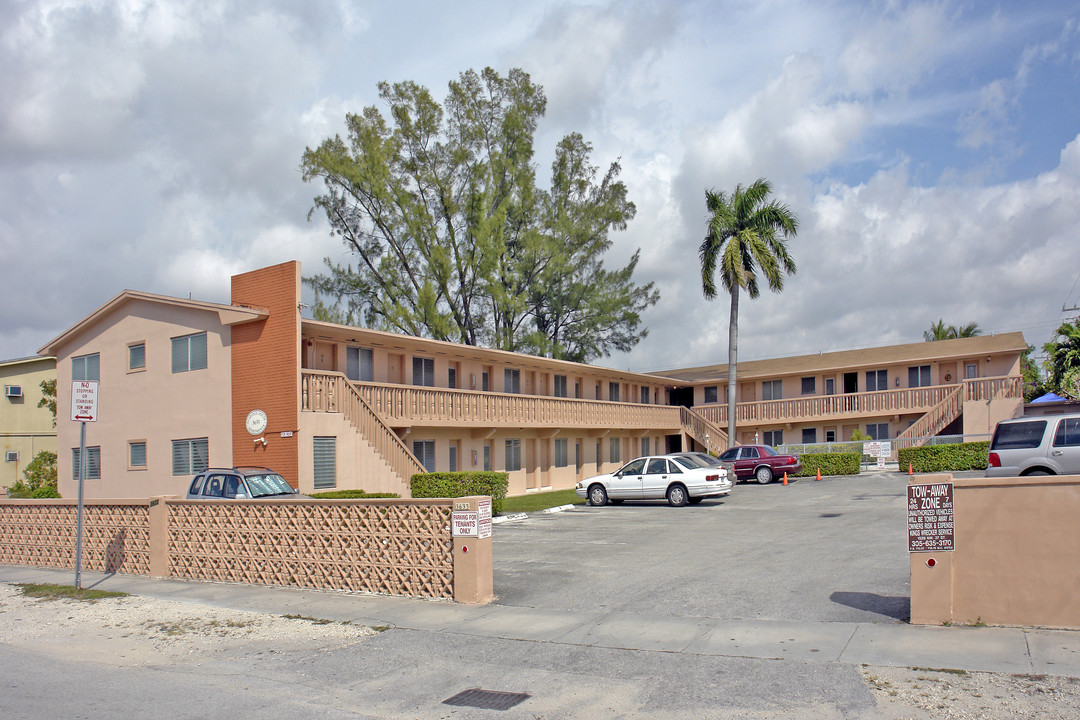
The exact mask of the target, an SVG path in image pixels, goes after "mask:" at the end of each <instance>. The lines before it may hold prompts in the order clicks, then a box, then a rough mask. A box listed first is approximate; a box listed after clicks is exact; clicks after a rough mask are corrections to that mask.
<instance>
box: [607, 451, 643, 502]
mask: <svg viewBox="0 0 1080 720" xmlns="http://www.w3.org/2000/svg"><path fill="white" fill-rule="evenodd" d="M644 471H645V458H638V459H637V460H631V461H630V462H628V463H626V464H625V465H623V466H622V467H621V468H620V469H619V470H617V471H615V473H614V474H613V475H612V476H611V480H610V481H609V482H608V488H607V494H608V497H611V498H615V499H617V500H634V499H638V498H640V497H641V482H642V478H643V474H644Z"/></svg>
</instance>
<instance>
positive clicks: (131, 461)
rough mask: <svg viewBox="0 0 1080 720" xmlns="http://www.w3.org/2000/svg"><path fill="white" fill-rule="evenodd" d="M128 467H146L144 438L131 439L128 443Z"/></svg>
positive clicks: (133, 468) (135, 468) (143, 468)
mask: <svg viewBox="0 0 1080 720" xmlns="http://www.w3.org/2000/svg"><path fill="white" fill-rule="evenodd" d="M128 467H129V468H131V469H132V470H145V469H146V441H145V440H132V441H131V442H129V443H128Z"/></svg>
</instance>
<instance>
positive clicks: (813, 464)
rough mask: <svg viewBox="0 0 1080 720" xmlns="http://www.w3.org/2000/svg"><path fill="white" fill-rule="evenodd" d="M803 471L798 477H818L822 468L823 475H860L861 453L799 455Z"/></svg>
mask: <svg viewBox="0 0 1080 720" xmlns="http://www.w3.org/2000/svg"><path fill="white" fill-rule="evenodd" d="M799 461H800V462H802V470H800V471H799V472H798V473H797V475H798V477H810V476H813V477H817V471H818V469H819V468H820V469H821V474H822V475H858V474H859V464H860V463H861V462H862V453H861V452H842V453H838V452H834V453H807V454H805V455H799Z"/></svg>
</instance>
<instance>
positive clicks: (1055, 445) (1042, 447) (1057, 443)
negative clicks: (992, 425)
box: [986, 413, 1080, 477]
mask: <svg viewBox="0 0 1080 720" xmlns="http://www.w3.org/2000/svg"><path fill="white" fill-rule="evenodd" d="M1020 475H1080V413H1072V414H1068V415H1046V416H1039V417H1026V418H1018V419H1016V420H1003V421H1001V422H999V423H998V425H997V428H996V429H995V430H994V439H993V440H991V441H990V454H989V456H988V458H987V468H986V476H987V477H1018V476H1020Z"/></svg>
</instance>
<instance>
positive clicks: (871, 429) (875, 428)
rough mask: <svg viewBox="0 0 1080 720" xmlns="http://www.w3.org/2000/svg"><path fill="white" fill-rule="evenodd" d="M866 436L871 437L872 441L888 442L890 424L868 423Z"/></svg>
mask: <svg viewBox="0 0 1080 720" xmlns="http://www.w3.org/2000/svg"><path fill="white" fill-rule="evenodd" d="M866 434H867V435H869V436H870V439H871V440H888V439H889V423H887V422H883V423H867V424H866Z"/></svg>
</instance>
